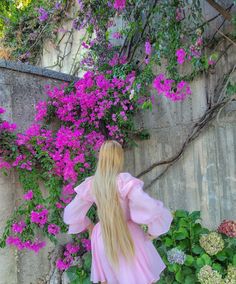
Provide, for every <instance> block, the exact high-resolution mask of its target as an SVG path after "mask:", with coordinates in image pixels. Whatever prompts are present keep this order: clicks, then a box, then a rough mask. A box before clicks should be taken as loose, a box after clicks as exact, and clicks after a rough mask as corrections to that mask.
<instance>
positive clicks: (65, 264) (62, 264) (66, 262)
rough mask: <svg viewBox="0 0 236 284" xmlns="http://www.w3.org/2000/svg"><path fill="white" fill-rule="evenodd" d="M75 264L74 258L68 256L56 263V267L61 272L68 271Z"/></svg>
mask: <svg viewBox="0 0 236 284" xmlns="http://www.w3.org/2000/svg"><path fill="white" fill-rule="evenodd" d="M72 263H73V257H71V256H68V257H66V258H64V259H61V258H59V259H58V260H57V262H56V267H57V268H58V269H59V270H67V269H68V268H69V267H70V266H71V264H72Z"/></svg>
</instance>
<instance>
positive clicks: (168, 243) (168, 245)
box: [164, 237, 173, 247]
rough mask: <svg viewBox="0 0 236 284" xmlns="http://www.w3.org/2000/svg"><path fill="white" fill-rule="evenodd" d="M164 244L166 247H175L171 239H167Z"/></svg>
mask: <svg viewBox="0 0 236 284" xmlns="http://www.w3.org/2000/svg"><path fill="white" fill-rule="evenodd" d="M164 244H165V246H166V247H171V246H172V245H173V241H172V239H171V238H168V237H167V238H165V239H164Z"/></svg>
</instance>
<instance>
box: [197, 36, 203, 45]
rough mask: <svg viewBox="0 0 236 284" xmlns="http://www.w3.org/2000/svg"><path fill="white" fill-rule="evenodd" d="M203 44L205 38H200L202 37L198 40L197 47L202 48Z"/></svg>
mask: <svg viewBox="0 0 236 284" xmlns="http://www.w3.org/2000/svg"><path fill="white" fill-rule="evenodd" d="M202 44H203V38H202V37H201V36H200V37H198V38H197V40H196V45H197V46H202Z"/></svg>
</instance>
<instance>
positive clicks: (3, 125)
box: [0, 121, 17, 132]
mask: <svg viewBox="0 0 236 284" xmlns="http://www.w3.org/2000/svg"><path fill="white" fill-rule="evenodd" d="M16 128H17V125H16V124H15V123H10V122H8V121H3V122H2V123H1V124H0V131H1V130H4V131H8V132H14V131H15V130H16Z"/></svg>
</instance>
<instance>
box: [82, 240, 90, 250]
mask: <svg viewBox="0 0 236 284" xmlns="http://www.w3.org/2000/svg"><path fill="white" fill-rule="evenodd" d="M81 242H82V244H83V246H84V247H85V248H86V250H87V251H91V240H89V239H82V240H81Z"/></svg>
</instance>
